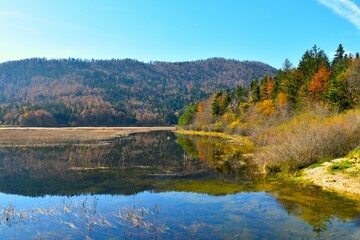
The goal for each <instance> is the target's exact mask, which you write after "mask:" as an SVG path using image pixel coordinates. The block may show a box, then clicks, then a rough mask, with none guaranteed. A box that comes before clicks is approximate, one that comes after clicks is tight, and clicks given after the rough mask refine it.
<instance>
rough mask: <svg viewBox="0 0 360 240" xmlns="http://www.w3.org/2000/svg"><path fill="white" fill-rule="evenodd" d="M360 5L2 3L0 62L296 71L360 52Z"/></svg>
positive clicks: (278, 0)
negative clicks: (309, 56) (307, 61)
mask: <svg viewBox="0 0 360 240" xmlns="http://www.w3.org/2000/svg"><path fill="white" fill-rule="evenodd" d="M359 6H360V0H1V1H0V31H1V34H0V62H4V61H8V60H17V59H24V58H30V57H47V58H68V57H74V58H83V59H92V58H94V59H112V58H116V59H122V58H132V59H137V60H140V61H144V62H149V61H153V60H159V61H190V60H199V59H206V58H210V57H224V58H231V59H237V60H256V61H262V62H265V63H268V64H270V65H272V66H274V67H276V68H280V67H281V66H282V63H283V62H284V60H285V58H289V59H290V61H291V62H292V63H293V64H294V65H295V66H297V64H298V62H299V59H300V58H301V56H302V54H303V53H304V52H305V50H306V49H310V48H311V47H312V46H313V45H314V44H316V45H317V46H319V47H320V48H322V49H324V50H325V52H326V53H327V54H328V55H329V57H332V55H333V53H334V51H335V50H336V48H337V46H338V44H339V43H342V44H343V46H344V48H345V50H347V51H349V52H353V53H355V52H360V44H359V43H360V9H359Z"/></svg>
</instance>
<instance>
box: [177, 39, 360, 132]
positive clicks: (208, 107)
mask: <svg viewBox="0 0 360 240" xmlns="http://www.w3.org/2000/svg"><path fill="white" fill-rule="evenodd" d="M359 96H360V58H359V53H356V54H355V55H352V54H349V55H348V54H346V53H345V50H344V48H343V46H342V45H341V44H340V45H339V46H338V48H337V50H336V54H335V56H334V58H333V60H332V61H331V62H330V61H329V58H328V57H327V55H326V54H325V52H324V50H322V49H320V48H318V47H317V46H316V45H315V46H314V47H313V48H312V49H310V50H307V51H306V52H305V53H304V54H303V56H302V58H301V60H300V62H299V65H298V67H293V65H292V64H291V63H290V61H289V60H288V59H286V60H285V62H284V64H283V67H282V69H280V70H279V71H278V72H277V74H276V75H275V76H274V77H272V76H266V77H263V78H260V79H256V80H253V81H251V83H250V85H249V86H246V85H242V86H240V85H239V86H237V87H236V88H235V89H230V88H229V89H227V90H226V91H218V92H216V93H214V94H212V95H211V96H210V97H209V98H208V99H207V100H205V101H202V102H197V103H192V104H190V105H189V106H188V108H187V110H186V111H185V112H184V114H183V115H182V116H181V118H180V119H179V125H180V126H188V127H190V128H194V129H201V128H212V129H211V130H216V131H223V130H225V128H234V127H235V126H234V125H235V122H237V123H240V122H244V121H239V120H244V117H245V115H247V116H248V117H250V116H249V114H250V113H252V114H253V115H261V116H263V117H266V116H273V117H274V116H280V115H282V116H283V117H284V116H285V115H286V116H287V117H289V116H293V115H294V114H296V113H301V112H303V111H306V110H309V109H312V108H317V107H319V106H322V107H324V108H326V109H328V110H332V111H336V112H342V111H344V110H347V109H352V108H356V107H358V106H359V105H360V97H359ZM240 118H241V119H240ZM253 118H255V116H253ZM229 123H233V124H230V125H229Z"/></svg>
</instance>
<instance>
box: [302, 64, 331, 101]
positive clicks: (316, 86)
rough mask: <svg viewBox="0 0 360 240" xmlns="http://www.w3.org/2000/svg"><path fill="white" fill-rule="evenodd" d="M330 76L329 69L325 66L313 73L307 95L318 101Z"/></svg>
mask: <svg viewBox="0 0 360 240" xmlns="http://www.w3.org/2000/svg"><path fill="white" fill-rule="evenodd" d="M330 77H331V71H330V70H329V69H327V68H326V67H325V66H321V67H320V69H319V70H318V71H317V72H316V73H315V74H314V76H313V77H312V79H311V82H310V84H309V86H308V91H309V96H310V98H311V99H312V100H315V101H318V100H320V98H321V97H322V94H323V92H324V90H325V88H326V87H327V86H328V84H329V81H330Z"/></svg>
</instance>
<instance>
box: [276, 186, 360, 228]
mask: <svg viewBox="0 0 360 240" xmlns="http://www.w3.org/2000/svg"><path fill="white" fill-rule="evenodd" d="M270 194H271V195H272V196H274V197H275V199H276V200H277V201H278V203H279V204H280V205H281V207H282V208H283V209H285V210H286V211H287V212H288V214H291V215H294V216H296V217H298V218H300V219H302V220H304V221H305V222H307V223H308V224H309V225H310V226H311V227H312V228H313V230H314V231H315V232H318V233H319V234H321V233H322V232H326V230H327V228H328V226H329V224H331V220H332V219H334V218H338V219H341V220H342V221H352V222H353V221H355V222H359V220H360V211H359V207H360V206H359V202H356V201H352V200H349V199H346V198H344V197H340V196H338V195H336V194H334V193H328V192H325V191H322V190H321V189H319V188H310V187H309V186H296V185H294V184H291V185H286V184H282V185H278V186H276V187H275V189H273V190H272V191H270Z"/></svg>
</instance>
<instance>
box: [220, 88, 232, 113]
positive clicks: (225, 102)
mask: <svg viewBox="0 0 360 240" xmlns="http://www.w3.org/2000/svg"><path fill="white" fill-rule="evenodd" d="M230 102H231V94H230V89H226V91H225V96H224V98H223V101H222V106H221V114H224V113H225V112H226V109H227V107H228V106H229V104H230Z"/></svg>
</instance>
